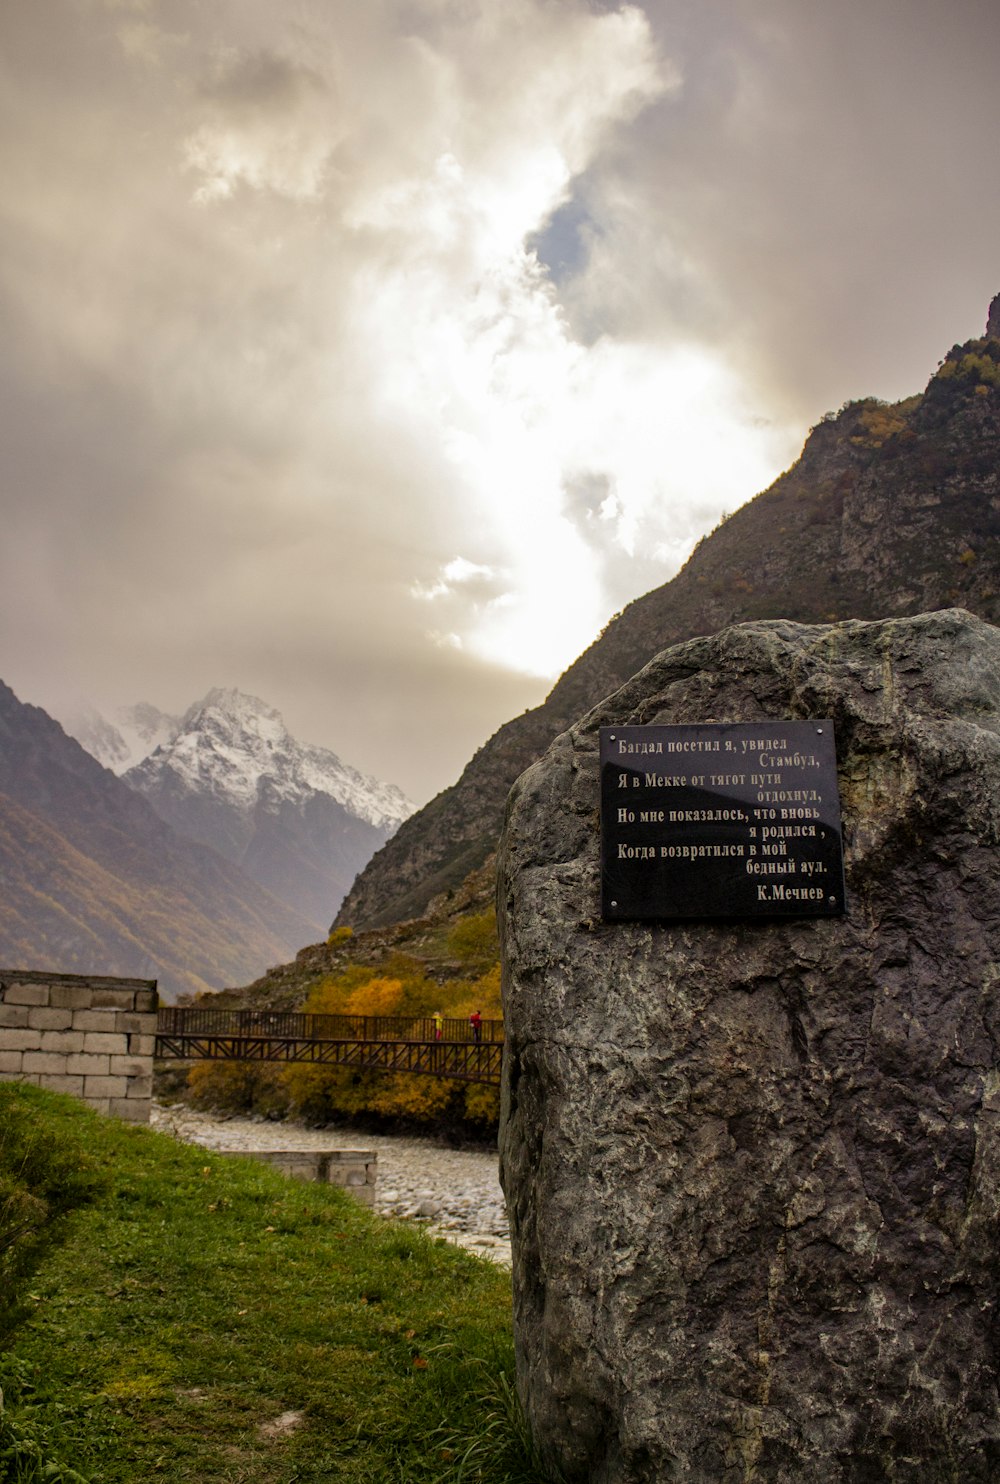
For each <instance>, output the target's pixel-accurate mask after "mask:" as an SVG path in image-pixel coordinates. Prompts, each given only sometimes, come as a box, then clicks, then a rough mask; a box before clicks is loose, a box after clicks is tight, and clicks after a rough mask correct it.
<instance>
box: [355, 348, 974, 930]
mask: <svg viewBox="0 0 1000 1484" xmlns="http://www.w3.org/2000/svg"><path fill="white" fill-rule="evenodd" d="M992 328H994V324H993V321H992V320H991V329H992ZM998 594H1000V339H998V338H996V336H994V335H990V336H987V337H986V338H984V339H982V340H977V341H970V342H968V343H967V344H966V345H964V346H956V347H954V349H953V350H951V351H950V352H949V353H948V356H947V357H946V358H945V361H944V363H943V364H942V366H941V368H940V369H939V370H938V372H937V373H936V374H935V376H934V377H933V378H932V379H931V381H930V383H929V385H928V387H927V389H926V391H925V392H924V393H923V395H920V396H915V397H911V398H909V399H908V400H906V401H904V402H900V403H897V404H895V405H893V406H887V405H885V404H883V403H880V402H877V401H875V400H867V401H862V402H855V403H851V404H849V405H848V406H846V407H845V408H844V409H843V410H842V411H841V412H840V414H839V415H838V416H837V417H835V418H829V419H824V421H823V422H822V423H820V424H819V425H818V426H817V427H816V428H814V429H813V431H812V433H811V434H810V436H809V438H808V440H807V442H806V445H805V447H804V449H803V452H802V455H801V457H800V458H799V460H798V462H797V463H796V464H795V465H794V466H793V467H792V468H791V469H790V470H789V471H788V472H787V473H786V474H783V475H782V476H781V477H780V478H779V479H778V480H777V481H776V482H775V483H774V484H773V485H772V486H771V487H770V489H768V490H766V491H764V493H763V494H760V495H758V496H757V497H756V498H755V499H754V500H751V501H750V502H749V503H748V504H747V505H745V506H743V507H742V509H740V510H738V511H737V512H736V513H735V514H734V515H732V516H730V517H729V519H728V520H726V521H725V522H723V524H722V525H720V526H719V527H718V528H717V529H716V530H715V531H714V532H713V533H712V534H711V535H710V536H708V537H706V538H705V539H704V540H703V541H701V542H700V543H699V545H698V546H697V547H696V549H695V551H694V553H693V554H692V556H691V557H690V559H689V560H688V562H687V564H686V565H685V567H684V568H683V569H682V571H680V572H679V573H678V574H677V576H676V577H675V578H673V579H672V581H670V582H668V583H665V584H664V585H663V586H662V587H660V588H657V589H656V590H655V591H653V592H651V593H648V594H647V595H646V596H645V597H642V598H639V599H637V600H636V601H635V602H634V603H631V604H629V606H628V607H627V608H626V609H625V610H624V612H623V613H622V614H621V615H620V616H619V617H617V618H616V619H614V620H613V621H612V622H611V623H610V624H609V625H608V627H607V628H606V630H605V631H604V633H603V634H602V635H601V636H600V637H599V638H598V639H597V640H596V641H595V643H594V644H592V645H591V646H590V648H589V649H588V650H587V651H586V652H585V653H584V654H583V655H582V656H581V657H580V659H578V660H577V661H576V663H575V664H573V665H572V666H570V668H569V669H568V670H567V671H566V673H565V674H564V675H563V676H562V677H561V679H560V680H559V681H558V682H557V684H556V685H555V687H554V688H553V690H552V691H551V693H550V694H549V696H548V697H547V699H546V700H545V702H544V703H543V704H542V705H541V706H539V707H537V708H536V709H535V710H533V711H530V712H526V713H525V714H524V715H523V716H520V717H517V718H516V719H515V720H513V721H511V722H508V723H507V725H506V726H503V727H501V728H500V730H499V731H498V732H497V733H496V734H495V735H494V736H493V737H492V738H491V739H490V740H489V742H487V743H486V745H485V746H484V747H482V748H481V749H480V750H479V752H477V753H476V755H475V757H473V759H472V760H471V762H470V763H469V764H468V766H467V767H466V769H465V771H464V772H463V774H462V776H461V778H460V779H459V780H458V782H457V783H456V784H454V785H453V786H452V787H451V788H449V789H446V790H445V791H444V792H443V793H441V794H439V795H438V796H437V798H435V799H433V800H432V801H431V802H430V804H428V805H427V806H426V808H424V809H422V810H421V811H420V812H419V813H418V814H415V815H414V816H413V817H412V818H411V819H409V820H408V821H407V822H406V823H405V824H404V825H403V826H402V827H401V829H400V830H399V831H398V833H397V834H396V835H395V836H394V837H393V838H392V839H391V840H390V841H389V842H388V844H386V845H385V846H383V848H382V849H381V850H380V851H379V853H378V854H377V855H376V856H374V858H373V859H372V861H371V862H370V863H369V865H368V866H367V868H366V869H365V871H364V872H362V874H361V876H360V877H359V878H358V880H357V881H356V882H355V884H354V887H353V888H352V889H351V891H350V893H349V894H348V896H347V898H346V899H345V901H344V902H343V904H342V906H341V908H340V911H339V913H338V915H337V918H336V925H345V924H353V925H354V926H356V927H362V926H366V927H372V926H377V925H382V924H387V923H392V922H398V921H401V920H403V919H405V918H408V917H415V916H418V915H419V914H420V913H421V912H422V911H424V909H425V908H426V905H427V903H428V901H429V900H430V899H431V898H432V897H433V896H434V895H436V894H437V893H439V892H441V891H447V890H450V889H453V888H454V887H455V886H456V885H457V884H458V882H459V881H460V880H461V879H462V877H463V876H464V875H465V873H466V872H467V871H468V870H470V869H472V868H474V867H475V866H478V865H480V864H481V863H482V861H483V860H485V858H486V856H487V854H488V853H489V851H490V850H491V849H492V848H493V846H494V844H495V842H496V838H497V835H498V833H499V829H500V824H501V819H502V814H503V807H504V801H505V799H506V796H507V792H508V790H509V789H510V787H511V785H512V784H513V782H514V780H515V779H516V778H517V776H518V774H519V773H521V772H522V771H523V770H524V768H526V767H528V766H529V764H530V763H531V762H533V761H534V759H535V758H537V757H538V756H540V754H541V753H542V752H543V751H544V749H545V748H546V747H547V746H548V744H549V743H550V742H551V740H552V738H553V737H555V736H556V735H557V734H558V733H559V732H561V731H564V730H565V728H566V727H567V726H569V725H570V724H571V723H572V722H573V721H575V720H576V719H577V718H578V717H579V716H581V715H582V714H583V713H584V712H585V711H587V710H588V709H589V708H590V707H591V706H592V705H594V704H595V703H596V702H597V701H599V700H600V699H601V698H602V697H603V696H606V695H608V694H610V693H611V692H612V691H614V690H616V689H617V688H618V687H619V686H620V685H622V684H623V683H624V682H625V681H626V680H627V679H628V678H629V677H630V676H631V675H633V674H634V673H635V672H636V671H637V670H638V669H640V668H641V666H642V665H644V664H645V663H646V662H647V661H648V660H649V659H651V658H652V656H653V655H654V654H657V653H658V652H659V651H660V650H662V649H665V648H667V647H668V646H669V645H671V644H675V643H678V642H680V641H681V640H684V639H689V638H693V637H694V636H695V635H697V634H703V633H714V632H716V631H717V630H719V629H721V628H724V627H726V626H727V625H729V624H733V623H742V622H744V621H746V620H748V619H753V618H777V617H785V618H791V619H797V620H800V621H802V622H807V623H823V622H828V621H831V620H834V619H841V618H869V619H871V618H881V617H889V616H892V615H894V614H913V613H919V612H923V611H927V610H930V609H935V608H941V607H950V606H961V607H965V608H968V609H970V610H971V611H972V612H974V613H977V614H978V615H979V616H980V617H982V618H985V619H987V620H988V621H989V622H991V623H997V622H1000V597H998Z"/></svg>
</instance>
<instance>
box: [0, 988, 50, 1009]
mask: <svg viewBox="0 0 1000 1484" xmlns="http://www.w3.org/2000/svg"><path fill="white" fill-rule="evenodd" d="M49 992H50V986H49V985H48V984H17V983H16V982H14V983H9V984H8V985H7V987H6V989H5V990H4V992H3V1002H4V1004H5V1005H47V1004H48V1003H49Z"/></svg>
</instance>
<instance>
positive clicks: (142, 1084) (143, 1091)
mask: <svg viewBox="0 0 1000 1484" xmlns="http://www.w3.org/2000/svg"><path fill="white" fill-rule="evenodd" d="M125 1096H126V1097H128V1098H151V1097H152V1096H153V1074H152V1072H150V1074H149V1076H148V1077H129V1079H128V1091H127V1092H126V1094H125Z"/></svg>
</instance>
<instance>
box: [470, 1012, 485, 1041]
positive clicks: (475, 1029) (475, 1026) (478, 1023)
mask: <svg viewBox="0 0 1000 1484" xmlns="http://www.w3.org/2000/svg"><path fill="white" fill-rule="evenodd" d="M469 1024H470V1025H471V1026H472V1039H473V1040H474V1041H481V1040H482V1038H483V1017H482V1014H481V1013H480V1011H479V1010H473V1012H472V1014H471V1015H470V1016H469Z"/></svg>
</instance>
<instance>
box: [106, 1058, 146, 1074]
mask: <svg viewBox="0 0 1000 1484" xmlns="http://www.w3.org/2000/svg"><path fill="white" fill-rule="evenodd" d="M109 1070H110V1071H111V1073H112V1075H113V1076H115V1077H148V1076H150V1075H151V1074H152V1069H151V1067H150V1065H149V1058H148V1057H145V1056H113V1057H112V1058H111V1067H110V1069H109Z"/></svg>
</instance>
